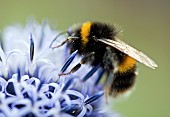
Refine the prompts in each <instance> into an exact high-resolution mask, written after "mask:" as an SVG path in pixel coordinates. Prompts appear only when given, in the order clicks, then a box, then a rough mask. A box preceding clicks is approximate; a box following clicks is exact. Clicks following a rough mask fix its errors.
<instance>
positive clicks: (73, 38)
mask: <svg viewBox="0 0 170 117" xmlns="http://www.w3.org/2000/svg"><path fill="white" fill-rule="evenodd" d="M75 39H78V37H67V39H65V40H64V41H63V42H62V43H61V44H60V45H57V46H54V47H52V49H54V48H58V47H60V46H62V45H64V44H65V43H66V42H68V41H74V40H75Z"/></svg>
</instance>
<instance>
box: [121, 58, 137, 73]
mask: <svg viewBox="0 0 170 117" xmlns="http://www.w3.org/2000/svg"><path fill="white" fill-rule="evenodd" d="M135 64H136V60H135V59H134V58H132V57H130V56H126V57H125V58H123V61H122V63H120V65H119V68H118V71H119V72H120V73H124V72H126V71H128V70H130V69H131V68H133V67H134V66H135Z"/></svg>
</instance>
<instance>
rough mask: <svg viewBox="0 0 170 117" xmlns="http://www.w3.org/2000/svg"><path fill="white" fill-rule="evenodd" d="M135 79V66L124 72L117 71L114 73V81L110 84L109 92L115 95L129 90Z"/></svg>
mask: <svg viewBox="0 0 170 117" xmlns="http://www.w3.org/2000/svg"><path fill="white" fill-rule="evenodd" d="M135 79H136V67H133V68H131V69H130V70H128V71H126V72H125V73H120V72H117V73H115V74H114V81H113V82H112V84H111V89H110V92H109V94H110V95H112V96H114V97H115V96H117V95H119V94H122V93H125V92H126V91H128V90H130V89H131V88H132V87H133V86H134V83H135Z"/></svg>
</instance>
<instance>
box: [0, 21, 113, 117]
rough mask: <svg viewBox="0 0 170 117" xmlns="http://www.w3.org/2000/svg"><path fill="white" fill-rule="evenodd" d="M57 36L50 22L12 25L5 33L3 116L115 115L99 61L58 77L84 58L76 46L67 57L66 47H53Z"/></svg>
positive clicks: (0, 88)
mask: <svg viewBox="0 0 170 117" xmlns="http://www.w3.org/2000/svg"><path fill="white" fill-rule="evenodd" d="M56 35H57V32H56V31H55V30H52V29H51V28H50V26H49V25H48V24H47V23H46V22H43V23H42V25H39V24H38V23H36V22H29V23H27V25H26V27H22V26H20V25H16V26H10V27H7V28H6V29H5V30H4V33H2V34H1V39H0V40H1V43H0V45H1V47H0V117H12V116H15V117H42V116H43V117H74V116H76V117H77V116H78V117H83V116H87V117H106V116H114V115H113V113H112V114H108V113H107V111H106V109H105V107H106V106H104V105H106V103H105V101H104V99H105V98H104V96H103V95H104V92H103V91H102V90H103V87H102V86H101V85H100V83H98V79H99V78H100V77H101V75H100V74H102V70H101V69H100V68H99V67H98V66H96V67H94V68H91V70H90V71H89V70H88V69H89V68H90V66H87V65H84V66H83V67H82V68H81V69H80V70H78V71H77V72H75V73H74V74H70V75H66V76H60V77H59V76H58V74H59V73H61V72H64V71H67V68H68V69H69V68H71V67H70V66H73V65H75V64H74V63H75V61H77V60H79V58H78V57H77V56H76V54H77V51H75V52H74V53H72V55H70V56H68V59H67V57H66V56H67V55H68V54H67V51H65V50H66V49H65V46H62V47H60V48H57V49H54V50H52V49H51V48H50V47H49V46H50V43H51V41H52V39H53V38H54V37H55V36H56ZM66 59H67V61H66V62H65V60H66ZM64 62H65V64H64ZM97 70H98V71H99V72H96V71H97Z"/></svg>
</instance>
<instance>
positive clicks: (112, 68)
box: [50, 22, 157, 97]
mask: <svg viewBox="0 0 170 117" xmlns="http://www.w3.org/2000/svg"><path fill="white" fill-rule="evenodd" d="M63 33H67V34H68V37H67V38H66V39H65V40H64V41H63V42H62V43H61V44H60V45H58V46H55V47H52V48H58V47H60V46H62V45H64V44H65V43H67V48H68V49H69V50H70V53H72V52H74V51H75V50H78V54H79V55H81V56H83V58H82V60H81V61H80V63H78V64H77V65H76V66H75V67H73V68H72V69H71V71H70V72H68V73H63V74H61V75H66V74H70V73H73V72H75V71H77V70H78V69H79V68H80V67H81V65H82V64H87V63H88V64H90V65H92V66H97V65H100V66H101V67H102V68H103V69H104V71H105V73H106V74H107V78H106V83H105V88H106V93H107V94H108V95H111V96H114V97H116V96H118V95H120V94H123V93H124V92H127V91H128V90H130V89H131V88H132V87H133V86H134V83H135V79H136V75H137V74H136V63H137V61H139V62H141V63H143V64H144V65H146V66H148V67H150V68H153V69H155V68H156V67H157V65H156V63H155V62H154V61H153V60H151V59H150V58H149V57H148V56H146V55H145V54H143V53H142V52H140V51H138V50H136V49H134V48H133V47H131V46H130V45H128V44H126V43H125V42H123V41H121V40H120V39H118V36H117V35H118V31H117V29H116V28H115V27H114V26H111V25H108V24H105V23H100V22H85V23H83V24H81V25H78V26H77V27H74V28H73V27H71V28H69V29H68V31H66V32H63ZM63 33H61V34H63ZM61 34H59V35H57V36H56V38H55V39H54V40H53V41H52V43H51V45H50V46H52V44H53V42H54V41H55V40H56V39H57V38H58V37H59V36H60V35H61ZM109 76H111V80H109V79H108V77H109ZM107 82H109V83H107Z"/></svg>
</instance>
